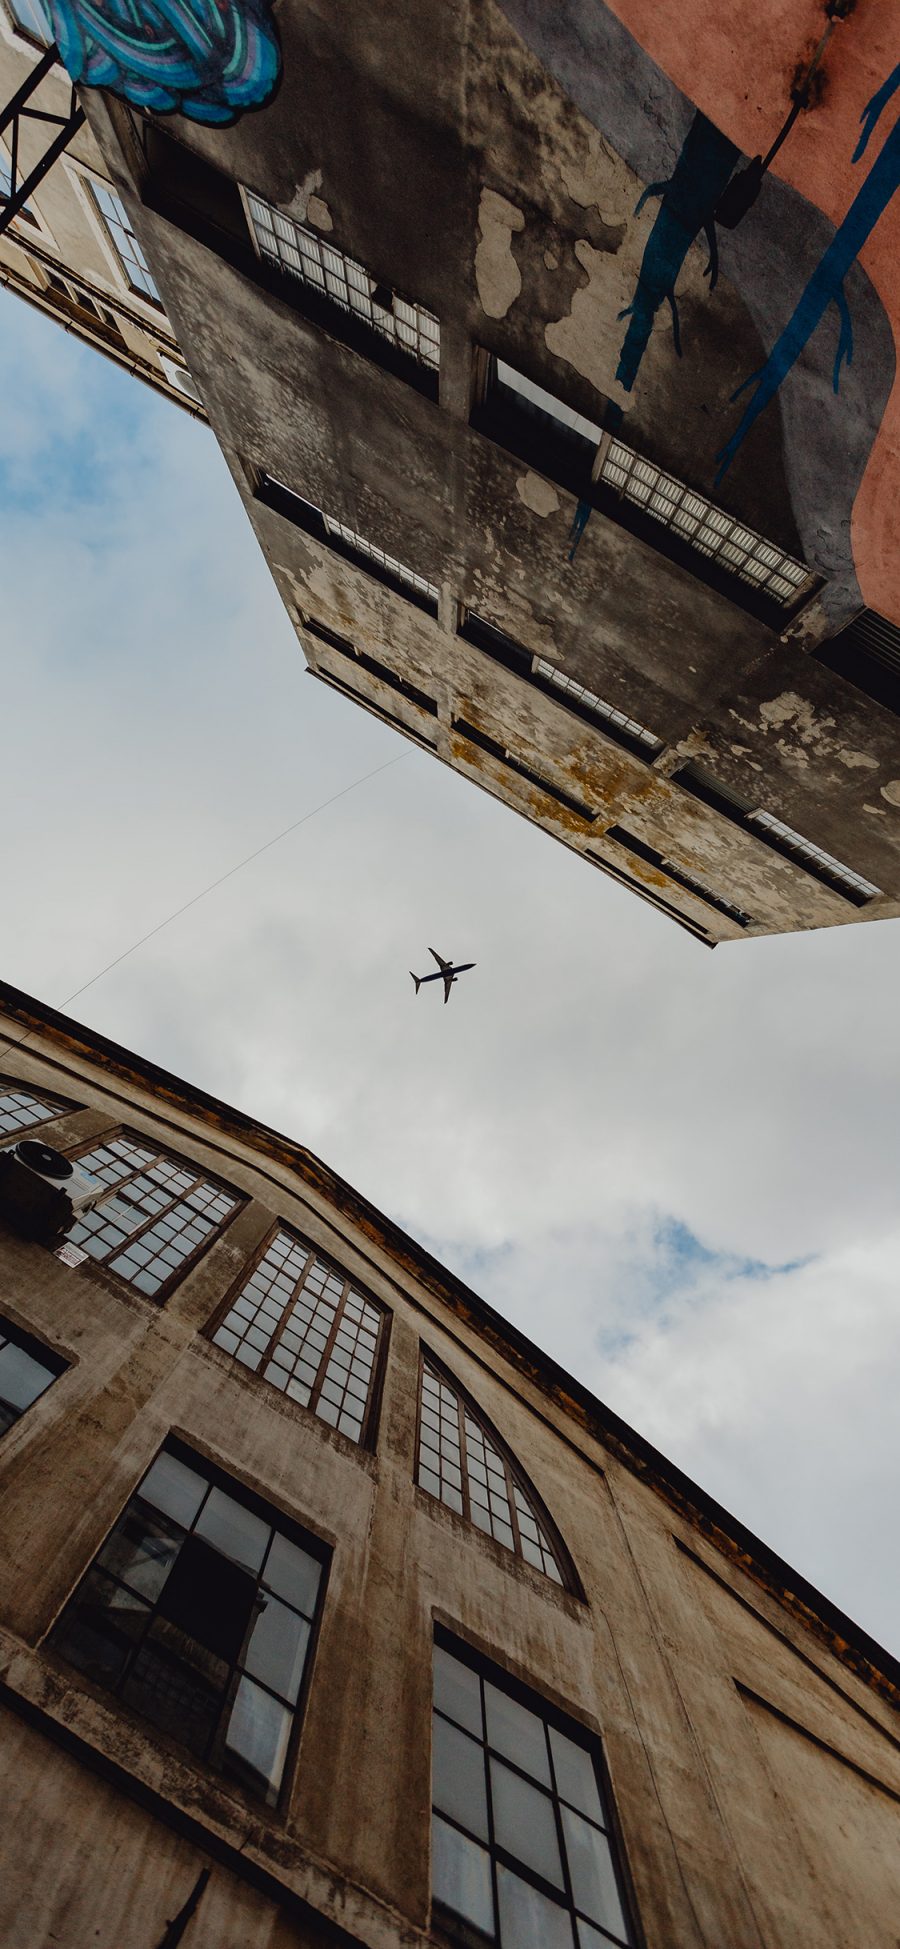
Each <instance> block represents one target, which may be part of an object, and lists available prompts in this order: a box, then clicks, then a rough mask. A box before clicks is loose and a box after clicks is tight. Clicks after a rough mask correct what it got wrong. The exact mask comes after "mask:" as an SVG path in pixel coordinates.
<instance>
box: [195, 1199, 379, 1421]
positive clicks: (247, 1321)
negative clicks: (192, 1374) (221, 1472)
mask: <svg viewBox="0 0 900 1949" xmlns="http://www.w3.org/2000/svg"><path fill="white" fill-rule="evenodd" d="M386 1331H387V1315H386V1313H385V1310H384V1308H383V1307H382V1306H377V1305H376V1304H375V1302H374V1300H371V1299H368V1298H367V1297H366V1296H365V1294H363V1293H360V1292H358V1291H357V1290H356V1288H355V1287H354V1286H353V1285H352V1284H351V1282H350V1280H349V1279H347V1278H346V1277H345V1275H344V1274H343V1273H342V1272H338V1271H337V1270H336V1269H335V1267H334V1266H333V1265H331V1264H329V1263H328V1261H327V1260H325V1259H322V1258H320V1257H319V1256H318V1254H317V1252H316V1251H315V1250H314V1248H313V1247H312V1246H311V1245H308V1244H307V1243H306V1241H305V1240H304V1239H301V1238H299V1237H297V1235H296V1234H295V1233H294V1232H289V1231H286V1230H285V1229H284V1228H283V1227H279V1229H278V1230H277V1231H276V1232H275V1233H274V1235H273V1236H272V1238H270V1240H269V1242H268V1244H267V1245H266V1247H265V1250H264V1252H263V1254H262V1257H261V1258H260V1259H259V1260H258V1262H257V1264H256V1265H255V1266H254V1269H253V1271H252V1272H251V1274H250V1276H249V1278H247V1279H245V1280H244V1281H243V1283H242V1284H241V1285H240V1286H239V1287H238V1288H237V1290H236V1291H235V1292H234V1293H233V1294H232V1296H231V1298H230V1299H229V1301H228V1304H227V1307H226V1310H225V1312H224V1314H223V1315H222V1318H221V1320H220V1321H219V1324H218V1325H217V1326H216V1328H215V1330H214V1332H213V1335H212V1338H213V1341H214V1343H215V1345H216V1346H217V1347H223V1348H224V1350H225V1352H226V1353H230V1354H233V1355H234V1357H235V1359H236V1360H239V1361H240V1362H241V1364H242V1366H244V1367H248V1368H249V1369H250V1370H251V1372H252V1373H259V1374H262V1376H263V1378H264V1379H265V1380H267V1381H270V1382H271V1384H272V1386H273V1387H277V1388H278V1389H279V1390H280V1392H281V1393H282V1394H286V1395H287V1397H288V1399H289V1400H291V1401H297V1402H299V1404H300V1406H301V1407H304V1408H311V1410H312V1412H313V1414H317V1415H318V1416H319V1419H320V1420H321V1421H327V1422H328V1423H329V1425H330V1426H331V1427H332V1428H339V1429H340V1431H341V1433H342V1434H344V1435H349V1436H350V1439H351V1441H362V1440H363V1439H365V1438H366V1437H368V1436H369V1435H370V1433H371V1426H372V1421H373V1400H374V1393H375V1383H376V1379H377V1374H378V1368H379V1358H380V1353H381V1348H382V1345H383V1342H384V1338H385V1334H386Z"/></svg>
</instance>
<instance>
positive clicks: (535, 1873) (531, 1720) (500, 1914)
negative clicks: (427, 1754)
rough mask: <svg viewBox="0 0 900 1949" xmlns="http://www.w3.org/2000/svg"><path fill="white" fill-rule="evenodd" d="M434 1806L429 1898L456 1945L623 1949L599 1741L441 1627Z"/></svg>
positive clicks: (622, 1900)
mask: <svg viewBox="0 0 900 1949" xmlns="http://www.w3.org/2000/svg"><path fill="white" fill-rule="evenodd" d="M432 1803H433V1814H432V1870H431V1881H432V1896H433V1900H434V1904H435V1907H436V1908H439V1909H440V1910H441V1912H442V1919H443V1916H444V1914H447V1915H448V1916H449V1918H451V1926H452V1923H453V1922H456V1923H457V1924H458V1923H462V1924H463V1926H464V1928H465V1930H466V1933H465V1935H464V1936H463V1938H462V1939H463V1940H464V1941H466V1942H472V1941H476V1940H477V1941H478V1942H479V1943H482V1942H488V1943H495V1944H496V1945H497V1949H575V1945H576V1944H577V1945H578V1949H612V1945H615V1946H616V1949H632V1945H633V1944H634V1940H635V1937H634V1932H633V1930H632V1927H631V1924H630V1921H629V1917H628V1902H627V1897H626V1894H625V1889H624V1886H623V1875H622V1867H621V1862H620V1859H619V1849H618V1846H617V1841H616V1836H615V1833H614V1830H613V1824H612V1818H611V1811H610V1806H609V1798H608V1793H607V1789H606V1782H605V1780H604V1777H603V1769H602V1762H601V1755H600V1749H599V1742H598V1741H596V1740H594V1739H592V1738H591V1737H590V1735H589V1734H588V1733H587V1732H586V1731H585V1729H584V1727H583V1726H581V1725H579V1724H578V1723H577V1721H575V1720H572V1719H570V1718H568V1717H565V1716H564V1715H563V1714H561V1713H558V1712H556V1711H555V1710H554V1709H553V1708H551V1707H550V1706H548V1705H547V1704H546V1703H545V1702H544V1700H543V1699H541V1698H539V1697H538V1696H537V1694H536V1693H534V1692H531V1691H526V1690H525V1688H524V1687H523V1686H518V1685H515V1684H514V1683H513V1682H512V1681H511V1680H510V1678H509V1677H508V1675H507V1674H506V1673H505V1672H503V1671H500V1670H499V1669H498V1668H497V1667H495V1666H493V1665H490V1664H488V1662H487V1660H482V1659H479V1658H477V1657H476V1656H475V1655H474V1654H473V1653H471V1652H470V1651H469V1649H468V1647H467V1646H462V1645H460V1644H458V1643H456V1642H455V1641H454V1640H452V1639H450V1638H449V1637H447V1636H446V1635H445V1634H444V1633H443V1632H441V1633H439V1634H437V1641H436V1643H435V1647H434V1709H433V1717H432ZM470 1930H471V1931H474V1934H469V1931H470Z"/></svg>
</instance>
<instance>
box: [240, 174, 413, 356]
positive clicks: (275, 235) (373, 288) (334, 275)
mask: <svg viewBox="0 0 900 1949" xmlns="http://www.w3.org/2000/svg"><path fill="white" fill-rule="evenodd" d="M246 200H247V209H248V211H249V213H250V223H251V227H252V230H253V235H254V238H255V241H256V244H257V247H258V249H259V252H260V255H261V256H262V257H264V258H266V259H267V260H268V262H269V263H271V264H277V265H278V266H279V268H280V269H281V270H283V271H286V272H287V273H288V275H289V276H290V277H295V278H299V279H300V281H301V283H303V284H305V285H307V286H308V287H309V288H310V289H311V290H313V291H318V292H320V293H321V295H322V296H323V297H328V298H330V299H331V300H332V303H334V304H336V305H339V306H340V308H341V310H342V311H346V312H349V313H351V315H352V316H353V317H355V318H360V319H362V321H363V323H364V324H366V325H368V326H370V328H371V330H372V331H375V332H378V333H379V334H380V335H381V337H382V338H386V339H389V340H390V342H391V344H393V345H398V346H399V347H400V349H401V351H404V352H408V353H409V354H410V357H411V358H414V359H418V361H419V363H420V364H421V365H427V366H431V367H433V368H434V370H435V371H437V370H438V368H439V366H440V362H441V328H440V325H439V323H438V320H437V319H436V318H435V316H434V314H433V313H432V312H430V311H426V309H425V306H424V305H420V304H413V303H411V302H410V301H409V300H408V299H406V298H401V297H400V296H399V294H398V293H397V292H396V291H392V290H390V289H389V287H388V286H387V285H385V284H379V283H378V282H377V280H376V279H375V278H373V277H370V276H369V273H368V271H367V270H365V269H364V268H363V266H362V264H357V262H356V260H355V259H354V258H352V257H348V255H347V253H346V251H343V250H339V249H338V247H337V245H336V244H333V243H331V242H328V241H326V239H325V238H324V237H320V236H318V235H317V234H316V232H315V231H313V230H308V229H307V228H306V227H305V225H304V224H302V223H297V222H296V221H295V219H294V218H293V217H288V216H284V215H283V214H282V212H281V211H280V210H276V209H273V207H272V205H271V204H270V203H266V202H264V201H263V198H262V197H261V196H256V195H254V194H253V193H252V192H251V191H248V192H247V198H246Z"/></svg>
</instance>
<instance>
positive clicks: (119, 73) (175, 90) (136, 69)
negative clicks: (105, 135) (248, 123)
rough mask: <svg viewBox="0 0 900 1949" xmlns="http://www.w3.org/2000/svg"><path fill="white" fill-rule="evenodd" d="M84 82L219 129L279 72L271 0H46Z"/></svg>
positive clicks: (60, 42) (258, 99) (67, 60)
mask: <svg viewBox="0 0 900 1949" xmlns="http://www.w3.org/2000/svg"><path fill="white" fill-rule="evenodd" d="M43 4H44V7H45V10H46V13H47V16H48V19H49V23H50V31H51V33H52V35H53V38H54V40H55V42H56V45H57V47H58V49H59V54H60V59H61V60H62V62H63V64H64V66H65V67H66V68H67V69H68V72H69V74H70V75H71V77H72V80H73V81H74V82H77V83H78V85H79V87H87V88H108V89H109V90H110V92H111V93H112V94H114V95H119V96H121V98H122V99H123V100H124V101H128V102H134V103H135V105H136V106H137V107H138V108H146V109H151V110H154V111H155V112H156V113H157V114H163V115H167V114H172V113H173V112H174V111H176V110H177V111H178V112H179V113H180V114H182V115H186V116H187V117H188V118H189V120H191V121H193V122H211V123H215V124H217V125H218V126H219V127H221V126H223V125H225V124H227V123H229V122H235V121H237V119H238V117H239V116H240V115H242V114H243V113H244V111H245V109H248V108H261V107H262V106H263V104H264V103H265V102H267V101H269V100H270V99H271V97H272V95H273V94H274V92H275V89H276V88H277V86H278V82H279V80H280V78H281V49H280V46H279V42H278V36H277V33H276V30H275V25H274V22H273V20H272V17H271V13H270V9H269V5H268V0H43Z"/></svg>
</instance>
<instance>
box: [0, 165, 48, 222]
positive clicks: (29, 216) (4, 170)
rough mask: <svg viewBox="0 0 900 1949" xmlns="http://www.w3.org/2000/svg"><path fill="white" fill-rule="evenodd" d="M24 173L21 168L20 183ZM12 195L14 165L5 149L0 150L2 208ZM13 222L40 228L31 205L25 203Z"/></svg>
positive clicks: (0, 203) (0, 198) (0, 201)
mask: <svg viewBox="0 0 900 1949" xmlns="http://www.w3.org/2000/svg"><path fill="white" fill-rule="evenodd" d="M24 173H25V172H24V171H23V170H22V169H21V168H20V170H19V181H20V182H21V180H22V176H23V175H24ZM12 193H13V181H12V164H11V162H10V160H9V157H8V155H7V154H6V151H5V149H2V148H0V206H2V204H3V203H4V202H7V201H8V200H9V198H10V197H11V196H12ZM13 222H14V223H22V222H24V223H30V224H32V225H33V226H34V228H35V229H37V228H39V225H38V220H37V217H36V215H35V213H34V210H33V209H32V207H31V204H30V203H23V205H22V208H21V210H20V211H19V214H18V216H17V217H13Z"/></svg>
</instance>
